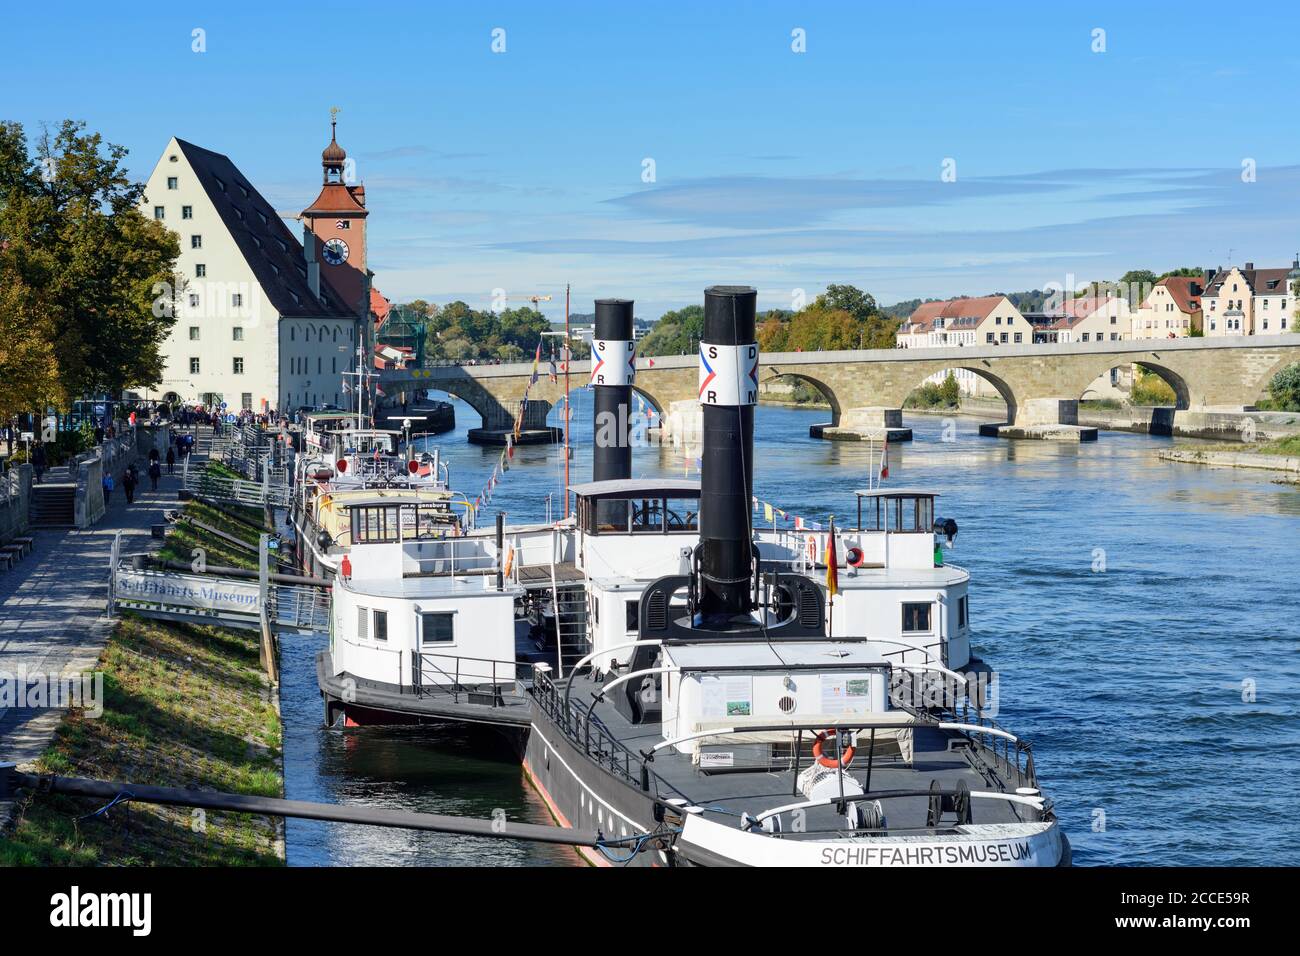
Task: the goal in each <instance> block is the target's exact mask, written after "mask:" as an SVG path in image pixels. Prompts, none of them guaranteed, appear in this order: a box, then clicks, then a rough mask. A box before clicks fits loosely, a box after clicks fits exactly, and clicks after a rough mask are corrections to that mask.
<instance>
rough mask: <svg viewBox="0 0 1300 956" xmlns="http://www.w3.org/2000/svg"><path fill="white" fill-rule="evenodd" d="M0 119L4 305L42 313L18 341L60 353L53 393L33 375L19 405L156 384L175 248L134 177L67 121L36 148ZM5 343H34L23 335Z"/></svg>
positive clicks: (118, 152) (169, 313)
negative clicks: (25, 400) (149, 213)
mask: <svg viewBox="0 0 1300 956" xmlns="http://www.w3.org/2000/svg"><path fill="white" fill-rule="evenodd" d="M0 127H2V130H0V236H3V238H4V244H5V247H6V248H5V252H4V255H3V258H2V259H0V285H3V286H6V287H12V288H11V290H10V291H9V292H8V294H7V307H8V309H9V310H12V311H13V312H16V313H17V314H20V315H27V316H33V315H36V314H38V313H39V314H40V315H41V317H42V320H41V321H39V322H35V323H32V324H31V325H30V326H29V327H28V328H27V329H26V331H25V332H24V331H22V330H20V331H19V332H18V335H19V339H20V340H21V339H22V338H23V337H24V336H26V337H33V336H43V337H45V338H46V339H47V340H48V341H49V342H51V343H54V344H55V345H56V347H57V353H58V357H57V372H56V373H55V375H56V380H57V387H56V388H55V389H54V391H55V392H56V393H57V394H56V395H55V397H53V398H50V397H49V394H48V393H49V391H50V389H48V388H42V387H39V386H38V385H37V384H35V383H33V384H31V385H29V386H27V387H28V388H29V390H30V391H31V395H30V397H29V401H30V405H29V407H31V408H33V409H34V410H38V411H39V410H41V409H42V408H43V406H44V404H45V403H47V402H49V403H53V404H55V405H58V406H62V407H66V406H67V405H68V403H69V402H70V401H71V400H73V399H75V398H77V397H79V396H83V395H92V394H96V393H99V392H107V393H109V394H113V395H116V394H119V393H120V392H121V391H122V390H123V389H125V388H127V387H128V386H139V387H146V388H147V387H154V386H156V385H157V384H158V383H159V382H160V381H161V380H162V372H163V359H162V353H161V348H160V347H161V344H162V341H163V339H165V338H166V335H167V332H168V330H169V329H170V328H171V326H172V324H173V323H174V322H175V317H174V311H173V310H172V309H171V308H170V307H169V303H170V302H171V300H172V299H173V298H174V294H175V289H174V281H173V276H174V273H175V264H176V258H177V256H178V255H179V252H180V248H179V245H178V243H177V240H176V236H175V235H174V234H172V233H170V232H168V231H167V230H166V228H164V226H163V225H162V223H160V222H156V221H155V220H153V219H148V218H146V217H145V216H144V215H142V214H141V212H140V210H139V208H138V207H139V203H140V200H141V198H142V196H143V193H144V187H143V185H142V184H140V183H132V182H131V181H130V179H129V178H128V176H127V172H126V168H125V166H124V165H123V160H124V159H125V157H126V150H125V149H124V148H123V147H120V146H115V145H112V144H105V143H104V141H103V138H102V137H101V136H100V134H98V133H87V132H86V130H85V124H84V123H78V122H73V121H71V120H67V121H65V122H64V123H63V124H62V125H61V126H60V127H59V129H58V131H57V132H55V133H53V134H51V133H49V132H48V131H47V132H46V133H45V134H44V135H43V136H42V137H41V139H40V141H39V142H38V143H37V144H36V146H35V149H34V151H31V150H29V149H28V145H27V142H26V137H25V134H24V132H23V130H22V127H21V126H20V125H19V124H16V123H6V124H0ZM13 290H16V291H13ZM6 349H7V350H10V351H11V353H13V354H16V353H17V352H19V351H23V350H25V351H27V352H29V353H39V351H40V350H39V347H38V346H36V345H34V344H33V343H25V342H21V341H19V342H18V344H15V343H14V342H10V343H8V344H7V346H6ZM6 377H8V376H6Z"/></svg>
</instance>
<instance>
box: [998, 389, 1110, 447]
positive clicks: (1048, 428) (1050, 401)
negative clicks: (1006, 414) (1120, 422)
mask: <svg viewBox="0 0 1300 956" xmlns="http://www.w3.org/2000/svg"><path fill="white" fill-rule="evenodd" d="M980 434H981V435H991V436H994V437H997V438H1038V439H1045V440H1047V441H1073V442H1082V441H1096V440H1097V429H1095V428H1093V427H1092V426H1090V425H1080V424H1079V401H1078V399H1074V398H1029V399H1021V401H1020V402H1019V404H1017V405H1016V408H1015V414H1014V421H1011V422H1008V423H1006V424H1001V425H999V424H996V423H990V424H985V425H981V426H980Z"/></svg>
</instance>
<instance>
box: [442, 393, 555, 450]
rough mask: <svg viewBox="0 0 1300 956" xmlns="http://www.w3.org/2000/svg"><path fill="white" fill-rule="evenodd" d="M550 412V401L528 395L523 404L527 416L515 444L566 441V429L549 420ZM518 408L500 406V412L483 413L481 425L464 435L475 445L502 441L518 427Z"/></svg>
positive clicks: (502, 444) (545, 443) (494, 443)
mask: <svg viewBox="0 0 1300 956" xmlns="http://www.w3.org/2000/svg"><path fill="white" fill-rule="evenodd" d="M550 412H551V403H550V402H544V401H536V400H533V399H529V400H528V401H527V402H525V405H524V419H523V422H522V424H521V426H520V429H519V437H518V438H517V439H515V441H514V444H516V445H550V444H555V443H558V442H562V441H564V429H563V428H557V427H555V426H553V425H548V424H546V416H547V415H549V414H550ZM517 414H518V410H517V404H516V408H514V409H510V408H507V407H505V406H502V407H501V410H500V412H499V413H498V414H494V415H484V416H483V424H482V426H481V427H479V428H471V429H470V430H469V431H468V432H467V433H466V435H465V438H466V440H468V441H469V442H470V443H471V444H473V445H501V446H504V445H505V443H506V438H507V436H510V435H513V434H514V430H515V416H516V415H517Z"/></svg>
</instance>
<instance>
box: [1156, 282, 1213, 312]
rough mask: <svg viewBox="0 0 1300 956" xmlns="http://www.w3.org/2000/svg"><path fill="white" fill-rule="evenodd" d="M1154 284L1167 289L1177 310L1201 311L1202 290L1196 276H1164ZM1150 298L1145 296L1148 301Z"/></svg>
mask: <svg viewBox="0 0 1300 956" xmlns="http://www.w3.org/2000/svg"><path fill="white" fill-rule="evenodd" d="M1156 286H1157V287H1159V286H1164V287H1165V288H1166V289H1168V290H1169V295H1170V297H1171V298H1172V299H1173V300H1174V305H1176V306H1178V311H1179V312H1184V313H1186V314H1188V315H1191V314H1192V313H1193V312H1199V311H1201V293H1202V291H1204V290H1203V289H1202V288H1201V280H1200V279H1199V278H1197V277H1196V276H1165V277H1164V278H1163V279H1161V280H1160V281H1159V282H1157V283H1156ZM1152 291H1154V290H1152ZM1150 298H1151V297H1150V296H1148V297H1147V301H1148V302H1149V301H1150ZM1146 304H1147V303H1146V302H1144V303H1143V305H1146Z"/></svg>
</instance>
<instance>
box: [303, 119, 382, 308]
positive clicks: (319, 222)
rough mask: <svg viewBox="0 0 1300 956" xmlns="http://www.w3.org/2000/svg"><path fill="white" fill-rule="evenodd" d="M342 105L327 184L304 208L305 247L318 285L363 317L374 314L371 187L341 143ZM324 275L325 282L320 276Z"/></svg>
mask: <svg viewBox="0 0 1300 956" xmlns="http://www.w3.org/2000/svg"><path fill="white" fill-rule="evenodd" d="M338 113H339V111H338V108H337V107H335V108H334V109H331V110H330V142H329V145H328V146H326V147H325V150H324V151H323V152H322V153H321V155H320V161H321V169H322V181H323V183H322V186H321V191H320V195H319V196H317V197H316V201H315V202H313V203H312V204H311V205H310V206H308V207H307V208H306V209H304V210H303V211H302V221H303V252H304V254H305V255H306V257H307V271H308V280H309V282H310V283H311V285H312V287H313V289H315V288H317V286H318V285H319V287H320V291H321V292H322V293H324V294H325V295H329V293H330V291H331V290H332V291H333V293H334V295H335V296H337V297H338V299H339V300H340V302H341V304H342V305H343V306H344V307H345V308H346V309H348V311H350V312H353V313H355V314H356V316H357V318H358V319H365V318H367V317H368V316H369V314H370V273H369V270H368V269H367V268H366V217H367V216H368V215H369V214H370V213H369V210H367V209H366V187H365V186H361V185H354V184H353V183H354V180H355V179H356V176H355V173H354V172H353V164H351V163H349V162H348V154H347V153H346V152H345V151H344V149H343V147H342V146H340V145H339V143H338V137H337V123H338ZM321 279H324V281H323V282H321V281H320V280H321Z"/></svg>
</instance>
